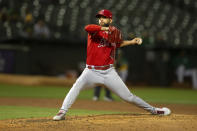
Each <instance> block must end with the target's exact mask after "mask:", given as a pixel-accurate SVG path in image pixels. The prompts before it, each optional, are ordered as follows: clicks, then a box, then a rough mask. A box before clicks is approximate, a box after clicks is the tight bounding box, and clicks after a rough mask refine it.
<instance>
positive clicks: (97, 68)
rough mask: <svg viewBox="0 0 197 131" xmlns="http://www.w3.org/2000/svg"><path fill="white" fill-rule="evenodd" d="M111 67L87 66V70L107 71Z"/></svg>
mask: <svg viewBox="0 0 197 131" xmlns="http://www.w3.org/2000/svg"><path fill="white" fill-rule="evenodd" d="M111 67H113V65H105V66H91V65H87V68H88V69H95V70H107V69H109V68H111Z"/></svg>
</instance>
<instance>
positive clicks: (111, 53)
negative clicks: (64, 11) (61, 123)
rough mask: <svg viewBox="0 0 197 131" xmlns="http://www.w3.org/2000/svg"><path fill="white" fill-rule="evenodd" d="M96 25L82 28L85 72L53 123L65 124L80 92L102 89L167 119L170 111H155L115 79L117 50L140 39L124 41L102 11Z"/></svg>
mask: <svg viewBox="0 0 197 131" xmlns="http://www.w3.org/2000/svg"><path fill="white" fill-rule="evenodd" d="M96 18H98V20H99V21H98V22H99V23H98V25H94V24H90V25H87V26H86V27H85V31H87V32H88V41H87V59H86V68H85V69H84V71H83V72H82V74H81V75H80V77H79V78H78V79H77V80H76V82H75V83H74V84H73V87H72V88H71V89H70V91H69V92H68V94H67V96H66V98H65V99H64V102H63V104H62V107H61V108H60V111H59V112H58V114H57V115H56V116H54V117H53V120H56V121H58V120H64V119H65V115H66V112H67V111H68V109H69V108H70V107H71V105H72V104H73V103H74V101H75V100H76V98H77V96H78V94H79V92H80V91H81V90H82V89H87V88H93V87H96V86H97V85H104V86H105V87H106V88H108V89H110V90H111V91H112V92H114V93H115V94H116V95H118V96H119V97H120V98H122V99H123V100H124V101H126V102H128V103H131V104H135V105H136V106H138V107H140V108H143V109H144V110H146V111H148V112H150V113H152V114H158V115H169V114H170V113H171V111H170V110H169V109H168V108H166V107H163V108H156V107H153V106H151V105H149V104H148V103H146V102H145V101H144V100H142V99H141V98H139V97H137V96H135V95H134V94H132V93H131V92H130V90H129V89H128V88H127V86H126V85H125V84H124V82H123V81H122V80H121V78H120V77H119V76H118V74H117V72H116V70H115V68H114V66H113V64H114V61H115V51H116V49H117V48H120V47H123V46H128V45H134V44H138V45H140V44H142V39H141V38H134V39H133V40H127V41H125V40H123V39H122V35H121V32H120V31H119V30H118V29H117V28H116V27H114V26H112V25H111V24H112V13H111V12H110V11H109V10H106V9H104V10H101V11H99V12H98V14H97V15H96Z"/></svg>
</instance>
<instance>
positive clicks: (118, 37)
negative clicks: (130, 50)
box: [108, 26, 122, 44]
mask: <svg viewBox="0 0 197 131" xmlns="http://www.w3.org/2000/svg"><path fill="white" fill-rule="evenodd" d="M108 42H109V43H116V44H119V43H121V42H122V34H121V32H120V30H118V29H117V28H116V27H114V26H109V34H108Z"/></svg>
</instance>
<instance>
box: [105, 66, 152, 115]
mask: <svg viewBox="0 0 197 131" xmlns="http://www.w3.org/2000/svg"><path fill="white" fill-rule="evenodd" d="M105 86H106V87H107V88H109V89H110V90H111V91H113V92H114V93H115V94H116V95H118V96H119V97H120V98H122V99H123V100H125V101H127V102H129V103H133V104H135V105H137V106H138V107H140V108H143V109H145V110H146V111H149V112H151V113H153V112H154V107H153V106H151V105H149V104H148V103H147V102H145V101H144V100H142V99H141V98H139V97H137V96H135V95H133V94H132V93H131V92H130V91H129V89H128V88H127V86H126V85H125V84H124V82H123V81H122V80H121V78H120V77H119V76H118V74H117V73H116V71H115V69H112V70H111V71H110V72H109V74H108V77H106V79H105Z"/></svg>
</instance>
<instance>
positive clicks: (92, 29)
mask: <svg viewBox="0 0 197 131" xmlns="http://www.w3.org/2000/svg"><path fill="white" fill-rule="evenodd" d="M85 30H86V31H87V32H88V33H94V32H97V31H100V30H101V26H99V25H94V24H90V25H87V26H85Z"/></svg>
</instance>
